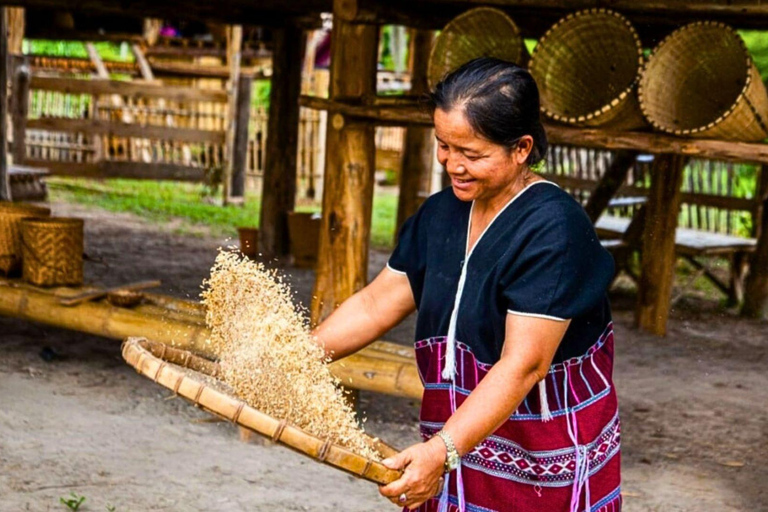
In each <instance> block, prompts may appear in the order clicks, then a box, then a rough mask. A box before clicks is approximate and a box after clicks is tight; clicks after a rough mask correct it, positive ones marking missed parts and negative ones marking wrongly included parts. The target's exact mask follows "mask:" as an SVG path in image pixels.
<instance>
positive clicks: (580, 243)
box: [501, 202, 614, 320]
mask: <svg viewBox="0 0 768 512" xmlns="http://www.w3.org/2000/svg"><path fill="white" fill-rule="evenodd" d="M547 214H548V218H547V219H546V220H545V221H544V222H541V223H538V225H536V226H533V227H532V228H531V232H530V235H529V236H528V237H526V242H525V244H524V246H523V247H522V248H520V250H519V251H518V252H517V253H516V256H515V258H514V261H511V262H509V264H508V266H507V269H506V272H504V274H503V275H504V277H503V278H502V283H501V286H502V290H503V291H502V294H503V297H504V300H505V301H506V307H507V311H508V313H511V314H519V315H524V316H526V315H527V316H536V317H542V318H549V319H553V320H567V319H572V318H577V317H580V316H582V315H584V314H586V313H588V312H589V311H592V310H593V309H594V308H595V307H597V306H598V305H599V304H601V303H602V301H603V300H605V295H606V292H607V290H608V287H609V286H610V283H611V281H612V280H613V275H614V262H613V257H612V256H611V255H610V253H608V251H606V250H605V249H604V248H603V247H602V245H601V244H600V241H599V240H598V237H597V235H596V233H595V230H594V228H593V227H592V224H591V222H590V221H589V218H588V217H587V216H586V214H585V213H584V211H583V209H582V208H581V207H580V206H579V205H578V204H577V203H575V202H574V204H573V206H571V205H567V204H566V205H562V204H561V205H557V206H555V207H554V208H552V209H551V210H549V211H548V212H547Z"/></svg>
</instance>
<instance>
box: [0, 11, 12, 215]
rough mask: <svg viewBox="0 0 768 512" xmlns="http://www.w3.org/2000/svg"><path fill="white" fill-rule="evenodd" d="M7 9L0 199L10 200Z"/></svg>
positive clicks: (0, 82)
mask: <svg viewBox="0 0 768 512" xmlns="http://www.w3.org/2000/svg"><path fill="white" fill-rule="evenodd" d="M7 118H8V9H5V8H3V9H1V10H0V200H3V201H10V200H11V183H10V181H9V179H8V123H7V122H6V119H7Z"/></svg>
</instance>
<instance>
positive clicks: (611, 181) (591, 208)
mask: <svg viewBox="0 0 768 512" xmlns="http://www.w3.org/2000/svg"><path fill="white" fill-rule="evenodd" d="M636 158H637V152H635V151H617V152H616V155H615V157H614V159H613V161H612V162H611V165H610V167H608V169H607V170H606V171H605V174H604V175H603V177H602V178H601V179H600V181H599V182H598V184H597V186H596V187H595V189H594V190H593V191H592V194H590V196H589V200H588V201H587V204H586V206H584V209H585V210H586V211H587V215H589V218H590V220H591V221H592V223H593V224H594V223H595V222H597V219H599V218H600V215H602V214H603V212H604V211H605V210H606V208H608V205H609V204H610V202H611V199H612V198H613V196H614V195H616V192H617V191H618V190H619V188H621V186H622V185H623V184H624V180H625V179H626V178H627V173H628V172H629V170H630V169H631V168H632V165H633V164H634V163H635V159H636Z"/></svg>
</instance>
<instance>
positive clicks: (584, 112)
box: [529, 9, 646, 130]
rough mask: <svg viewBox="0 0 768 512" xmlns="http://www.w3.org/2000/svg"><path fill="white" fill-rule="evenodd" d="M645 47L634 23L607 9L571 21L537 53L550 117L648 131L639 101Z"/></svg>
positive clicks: (555, 29)
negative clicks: (637, 91) (639, 81)
mask: <svg viewBox="0 0 768 512" xmlns="http://www.w3.org/2000/svg"><path fill="white" fill-rule="evenodd" d="M642 64H643V47H642V45H641V44H640V38H639V37H638V35H637V32H636V31H635V29H634V27H632V24H631V23H630V22H629V21H628V20H627V19H626V18H625V17H624V16H622V15H621V14H619V13H617V12H614V11H609V10H607V9H589V10H585V11H579V12H576V13H573V14H570V15H568V16H566V17H565V18H563V19H561V20H560V21H558V22H557V23H556V24H555V25H553V26H552V28H550V29H549V30H548V31H547V32H546V33H545V34H544V36H543V37H542V38H541V40H540V41H539V42H538V44H537V45H536V48H534V50H533V55H532V56H531V63H530V66H529V69H530V71H531V74H532V75H533V77H534V78H535V79H536V83H537V84H538V86H539V93H540V95H541V110H542V112H543V113H544V115H545V116H546V117H548V118H549V119H552V120H554V121H557V122H560V123H566V124H570V125H575V126H592V127H598V126H599V127H602V128H606V129H612V130H631V129H633V128H639V127H642V126H645V124H646V123H645V120H644V119H643V115H642V112H641V111H640V107H639V105H638V102H637V95H636V87H637V79H638V74H639V72H640V69H641V66H642Z"/></svg>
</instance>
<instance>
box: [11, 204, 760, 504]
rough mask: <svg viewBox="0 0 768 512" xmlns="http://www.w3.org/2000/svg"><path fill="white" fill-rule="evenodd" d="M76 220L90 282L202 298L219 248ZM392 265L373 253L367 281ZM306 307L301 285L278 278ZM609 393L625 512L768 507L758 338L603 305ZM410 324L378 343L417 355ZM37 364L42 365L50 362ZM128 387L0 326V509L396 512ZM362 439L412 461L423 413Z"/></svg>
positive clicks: (98, 343) (102, 361)
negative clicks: (654, 320) (641, 325)
mask: <svg viewBox="0 0 768 512" xmlns="http://www.w3.org/2000/svg"><path fill="white" fill-rule="evenodd" d="M54 211H55V213H56V214H59V215H77V216H81V217H86V218H87V223H86V230H87V232H86V236H87V241H86V244H87V251H86V252H87V253H88V254H89V256H91V257H93V258H97V259H101V260H103V263H101V264H99V263H87V265H86V268H87V275H88V279H89V281H91V282H94V283H100V284H105V285H110V284H119V283H126V282H131V281H137V280H144V279H156V278H160V279H162V280H163V282H164V285H163V289H162V291H163V292H165V293H169V294H173V295H176V296H181V297H195V296H196V295H197V293H198V291H199V287H200V282H201V281H202V279H203V278H204V277H205V276H206V273H207V271H208V269H209V268H210V265H211V263H212V261H213V259H214V257H215V254H216V248H217V247H218V246H219V245H222V244H225V243H226V242H225V241H224V240H221V239H216V238H214V237H212V236H210V235H206V234H205V232H202V234H198V235H197V236H195V235H189V234H187V235H179V234H174V231H173V226H155V225H152V224H150V223H148V222H145V221H143V220H141V219H139V218H137V217H135V216H131V215H127V214H113V213H107V212H103V211H100V210H90V209H84V208H83V207H79V206H73V205H67V204H56V205H54ZM386 257H387V255H386V254H384V253H380V252H373V253H372V254H371V264H370V271H371V273H372V274H373V273H376V272H378V271H379V270H380V269H381V268H382V267H383V265H384V263H385V261H386ZM285 271H286V272H287V273H289V274H290V275H291V280H292V282H293V284H294V286H295V288H296V290H297V296H298V298H299V299H300V300H302V301H304V303H306V301H307V300H308V299H309V296H310V293H311V285H312V274H311V272H308V271H299V270H296V269H292V268H290V267H286V268H285ZM613 302H614V308H615V319H616V340H617V354H616V372H615V378H616V385H617V387H618V391H619V397H620V404H621V414H622V420H623V429H622V430H623V432H622V437H623V479H624V482H623V489H624V495H625V504H626V509H625V510H627V511H657V510H658V511H665V512H666V511H709V510H718V511H731V510H745V511H746V510H748V511H757V510H768V483H766V482H768V377H766V368H767V367H768V364H766V363H768V324H767V323H760V322H754V321H745V320H742V319H739V318H737V317H735V316H734V315H733V314H732V313H730V312H728V311H725V310H723V309H722V308H720V307H719V306H718V305H717V304H716V303H715V302H713V301H707V300H701V299H696V298H690V297H686V298H684V299H683V300H681V301H679V302H678V304H677V308H676V309H675V311H674V312H673V315H672V319H671V321H670V329H669V331H670V332H669V335H668V336H667V337H666V338H663V339H660V338H655V337H653V336H650V335H645V334H641V333H639V332H637V331H636V330H634V329H633V328H632V327H631V319H632V314H631V304H632V296H631V294H628V293H617V294H615V297H614V301H613ZM412 329H413V318H411V319H409V320H408V321H406V322H405V323H404V324H403V325H401V326H400V327H398V328H397V329H395V330H394V331H393V332H391V333H389V335H388V336H387V339H389V340H393V341H398V342H402V343H404V344H407V343H408V342H409V341H411V333H412ZM44 355H47V356H53V360H50V361H47V360H46V359H51V357H47V358H45V359H44V358H43V356H44ZM170 395H171V393H170V392H169V391H167V390H165V389H163V388H161V387H159V386H158V385H156V384H154V383H152V382H151V381H150V380H148V379H146V378H144V377H142V376H140V375H138V374H137V373H136V372H135V371H134V370H133V369H131V368H130V367H128V366H127V365H126V364H125V363H123V361H122V359H121V357H120V351H119V343H118V342H117V341H113V340H107V339H104V338H99V337H95V336H88V335H84V334H80V333H76V332H70V331H65V330H60V329H56V328H52V327H48V326H44V325H38V324H32V323H28V322H22V321H18V320H14V319H10V318H0V511H8V512H15V511H21V510H33V511H46V510H57V511H63V510H67V508H66V507H65V506H64V505H63V504H61V503H59V498H60V497H62V496H68V495H69V494H70V492H75V493H77V494H78V495H82V496H85V497H86V501H85V502H84V503H83V506H82V507H80V510H81V511H106V510H116V511H145V510H169V511H197V510H201V511H202V510H205V511H241V510H249V511H258V510H264V511H266V510H286V511H288V510H317V511H326V510H328V511H330V510H349V511H373V510H395V508H394V507H393V506H392V505H390V504H389V502H387V501H385V500H383V499H381V498H380V497H379V496H378V492H377V489H376V487H375V486H374V485H372V484H370V483H368V482H365V481H361V480H357V479H355V478H353V477H350V476H348V475H346V474H343V473H341V472H339V471H337V470H334V469H331V468H328V467H325V466H323V465H321V464H318V463H316V462H313V461H310V460H309V459H307V458H304V457H302V456H300V455H298V454H296V453H294V452H291V451H289V450H288V449H286V448H283V447H280V446H276V445H271V444H268V443H265V442H260V441H252V442H251V443H248V444H244V443H242V442H241V441H239V439H238V433H237V430H236V429H235V428H234V427H233V426H232V425H230V424H227V423H222V422H216V421H211V418H210V416H208V415H206V414H204V413H202V412H200V411H199V410H197V409H195V408H194V407H192V406H190V405H189V404H187V403H186V402H184V401H182V400H179V399H170V398H169V397H170ZM361 404H362V407H363V409H364V410H365V411H366V414H367V416H368V423H367V425H368V430H369V431H370V432H372V433H373V434H375V435H378V436H380V437H381V438H382V439H384V440H386V441H388V442H389V443H390V444H393V445H395V446H399V447H405V446H407V445H408V444H410V443H412V442H416V441H417V440H418V437H417V429H416V421H417V415H418V408H417V404H416V403H414V402H412V401H409V400H404V399H398V398H393V397H387V396H383V395H374V394H366V393H364V394H363V395H362V397H361Z"/></svg>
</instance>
